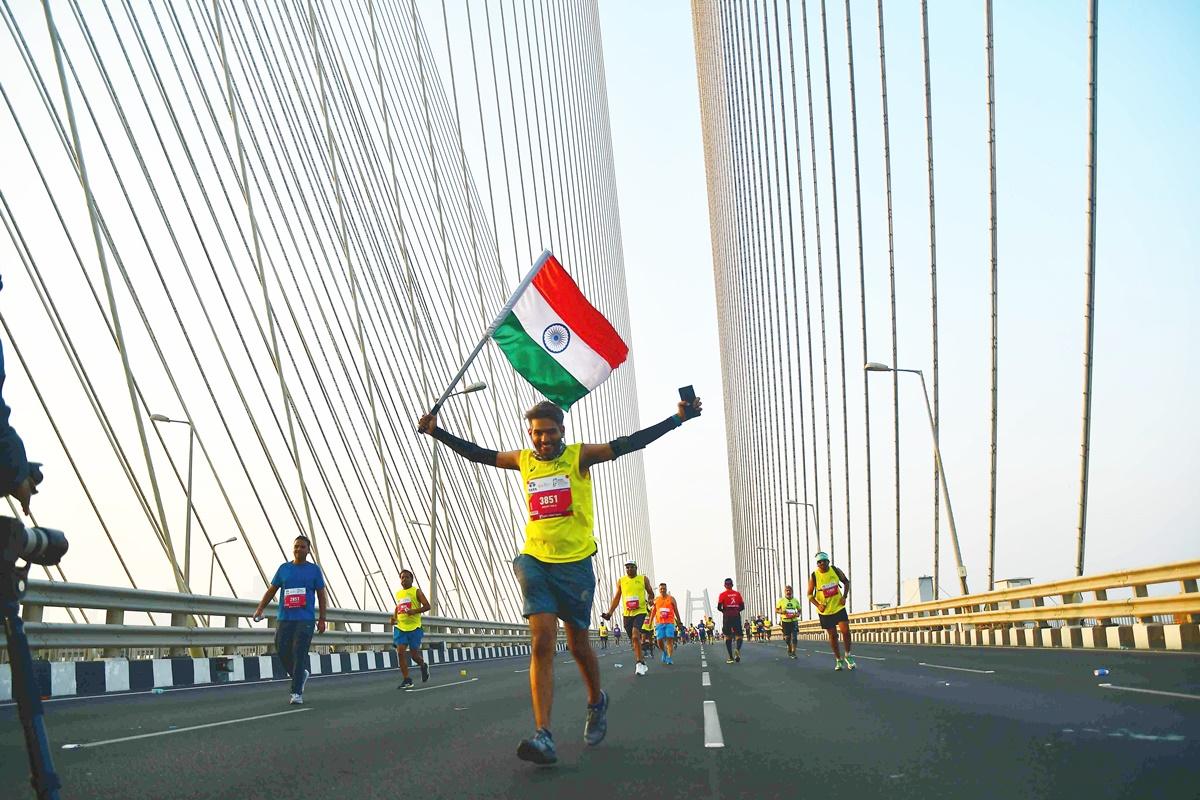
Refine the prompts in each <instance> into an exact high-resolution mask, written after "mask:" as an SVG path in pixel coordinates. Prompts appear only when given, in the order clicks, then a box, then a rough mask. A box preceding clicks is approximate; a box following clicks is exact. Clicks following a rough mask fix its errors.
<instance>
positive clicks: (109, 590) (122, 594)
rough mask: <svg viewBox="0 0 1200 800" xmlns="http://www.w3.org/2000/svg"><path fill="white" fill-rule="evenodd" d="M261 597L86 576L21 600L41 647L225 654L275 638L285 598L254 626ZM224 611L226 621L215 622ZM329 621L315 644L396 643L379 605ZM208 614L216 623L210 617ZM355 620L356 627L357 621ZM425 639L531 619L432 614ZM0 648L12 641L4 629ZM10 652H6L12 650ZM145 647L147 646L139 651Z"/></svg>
mask: <svg viewBox="0 0 1200 800" xmlns="http://www.w3.org/2000/svg"><path fill="white" fill-rule="evenodd" d="M48 607H49V608H73V609H78V608H82V609H89V610H92V609H98V610H102V611H104V612H105V621H104V622H103V623H96V624H79V623H57V622H43V621H42V618H43V611H44V609H45V608H48ZM257 607H258V602H257V601H255V600H239V599H237V598H233V597H209V596H208V595H197V594H179V593H176V592H158V591H146V590H141V589H124V588H119V587H112V586H97V585H92V584H81V583H58V582H53V581H30V582H29V588H28V591H27V592H26V595H25V599H24V602H23V605H22V616H23V617H24V619H25V632H26V635H27V636H28V637H29V645H30V647H31V648H33V649H34V650H37V651H47V650H53V651H67V650H76V651H78V650H87V649H93V648H95V649H100V650H102V651H103V655H104V656H120V655H127V654H131V653H128V652H127V651H133V650H139V649H143V650H144V649H146V648H151V649H155V650H158V649H169V650H171V651H173V652H172V654H173V655H183V654H184V651H185V649H191V650H192V651H193V655H199V653H198V652H196V650H197V648H209V649H212V648H216V649H218V650H220V651H223V652H224V653H225V654H229V653H232V652H234V648H236V649H237V652H239V653H243V654H246V653H247V652H249V651H248V650H247V648H253V649H256V650H265V649H267V648H269V647H270V646H271V645H272V644H273V643H274V637H275V630H274V628H275V614H276V613H277V611H278V609H279V605H278V603H273V604H272V605H270V606H268V608H267V610H266V617H267V625H266V626H265V627H250V622H249V621H248V620H250V619H251V618H252V617H253V615H254V611H255V609H256V608H257ZM129 612H135V613H136V612H148V613H159V614H169V615H170V616H171V624H170V625H152V624H145V625H127V624H125V614H126V613H129ZM217 619H220V620H221V624H219V625H218V624H215V622H216V620H217ZM325 619H326V622H327V624H328V629H327V630H326V632H325V633H323V634H318V635H317V636H315V637H314V638H313V647H314V649H315V650H320V649H333V650H335V651H336V650H343V649H352V648H359V647H376V648H377V647H391V643H392V635H391V627H392V616H391V614H389V613H386V612H380V611H360V610H358V609H344V608H330V609H327V611H326V614H325ZM205 622H209V623H214V624H204V623H205ZM351 626H353V627H351ZM422 626H423V627H424V629H425V641H426V642H429V643H431V644H438V643H442V644H445V645H448V646H451V647H456V646H470V645H504V644H519V643H526V642H528V641H529V625H528V624H526V623H523V622H521V623H518V622H495V621H489V620H468V619H451V618H447V617H433V616H425V617H423V619H422ZM0 649H3V650H5V651H6V650H7V641H6V640H5V638H4V636H3V633H2V632H0ZM5 655H6V653H5ZM139 655H140V654H139Z"/></svg>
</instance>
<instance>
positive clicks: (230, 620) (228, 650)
mask: <svg viewBox="0 0 1200 800" xmlns="http://www.w3.org/2000/svg"><path fill="white" fill-rule="evenodd" d="M239 621H240V618H239V617H226V618H225V627H226V628H236V627H238V622H239ZM221 652H222V653H223V654H225V655H227V656H231V655H233V654H234V653H235V652H237V648H235V647H234V646H233V645H231V644H227V645H225V648H224V649H223V650H222V651H221Z"/></svg>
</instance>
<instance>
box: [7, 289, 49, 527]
mask: <svg viewBox="0 0 1200 800" xmlns="http://www.w3.org/2000/svg"><path fill="white" fill-rule="evenodd" d="M0 285H2V284H0ZM11 413H12V409H10V408H9V407H8V404H7V403H5V402H4V348H3V346H0V494H3V495H5V496H8V497H12V498H13V499H14V500H16V501H17V502H18V503H20V504H21V511H23V512H25V514H26V515H28V514H29V513H30V512H29V502H30V499H31V498H32V497H33V496H34V495H35V494H37V485H38V484H39V483H41V482H42V471H41V466H42V465H41V464H38V463H36V462H31V461H30V460H29V459H28V458H26V456H25V443H24V442H22V441H21V437H20V435H18V434H17V432H16V430H15V429H14V428H13V426H12V425H11V424H10V423H9V421H8V420H9V415H10V414H11Z"/></svg>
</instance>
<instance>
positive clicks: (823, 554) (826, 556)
mask: <svg viewBox="0 0 1200 800" xmlns="http://www.w3.org/2000/svg"><path fill="white" fill-rule="evenodd" d="M828 560H829V553H826V552H825V551H824V550H822V551H821V552H819V553H817V561H828Z"/></svg>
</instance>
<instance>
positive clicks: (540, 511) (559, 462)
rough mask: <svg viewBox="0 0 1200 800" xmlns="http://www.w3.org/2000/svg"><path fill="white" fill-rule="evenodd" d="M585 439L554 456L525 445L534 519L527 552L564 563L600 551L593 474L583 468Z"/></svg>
mask: <svg viewBox="0 0 1200 800" xmlns="http://www.w3.org/2000/svg"><path fill="white" fill-rule="evenodd" d="M582 452H583V445H582V444H579V443H576V444H570V445H567V446H566V448H565V449H564V450H563V452H562V455H560V456H559V457H558V458H556V459H554V460H552V461H540V460H539V459H537V458H534V455H533V451H532V450H522V451H521V455H520V458H519V465H520V467H521V478H522V479H523V481H524V483H525V502H526V506H527V508H528V509H529V522H527V523H526V525H525V547H524V549H522V550H521V552H522V553H524V554H525V555H529V556H533V557H534V558H536V559H537V560H538V561H546V562H549V563H551V564H561V563H565V562H569V561H582V560H583V559H585V558H588V557H590V556H591V555H593V554H594V553H595V552H596V540H595V539H594V538H592V518H593V517H592V479H591V476H588V475H583V474H581V473H580V471H579V457H580V455H581V453H582Z"/></svg>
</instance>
